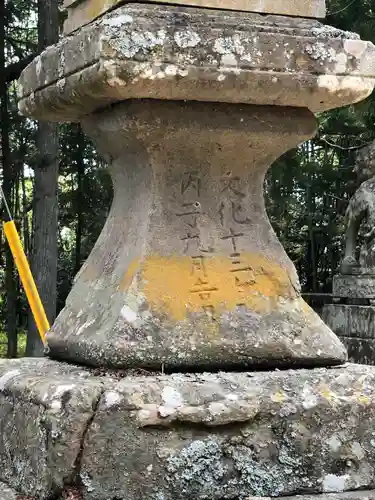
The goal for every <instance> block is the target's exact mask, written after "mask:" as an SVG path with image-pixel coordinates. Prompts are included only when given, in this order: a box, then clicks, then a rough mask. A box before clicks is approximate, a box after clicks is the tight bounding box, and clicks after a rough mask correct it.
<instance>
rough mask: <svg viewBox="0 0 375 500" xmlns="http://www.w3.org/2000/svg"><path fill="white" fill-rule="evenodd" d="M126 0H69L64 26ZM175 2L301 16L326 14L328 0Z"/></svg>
mask: <svg viewBox="0 0 375 500" xmlns="http://www.w3.org/2000/svg"><path fill="white" fill-rule="evenodd" d="M149 1H150V2H155V3H159V4H162V3H170V2H168V1H167V0H149ZM123 3H127V2H124V0H65V2H64V7H66V9H67V11H68V19H67V20H66V22H65V25H64V33H65V34H66V35H67V34H69V33H71V32H72V31H74V30H76V29H78V28H80V27H81V26H84V25H85V24H88V23H90V22H91V21H93V20H94V19H97V18H98V17H99V16H101V15H103V14H105V13H106V12H108V11H109V10H111V9H114V8H116V7H118V6H120V5H121V4H123ZM173 3H174V4H177V5H187V6H192V7H209V8H214V9H223V10H226V9H228V10H237V11H241V10H242V11H247V12H260V13H262V14H263V13H268V14H282V15H286V16H300V17H316V18H323V17H325V0H298V1H292V2H285V0H262V1H259V0H174V2H173Z"/></svg>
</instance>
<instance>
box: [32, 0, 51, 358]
mask: <svg viewBox="0 0 375 500" xmlns="http://www.w3.org/2000/svg"><path fill="white" fill-rule="evenodd" d="M58 37H59V12H58V2H57V0H39V1H38V39H39V47H38V49H39V51H42V50H43V49H44V48H45V47H47V46H49V45H52V44H54V43H56V42H57V41H58ZM58 150H59V140H58V126H57V125H56V124H54V123H47V122H40V123H39V125H38V132H37V151H38V159H37V164H36V165H35V182H34V207H33V233H34V235H33V246H32V259H31V262H32V272H33V275H34V279H35V281H36V285H37V288H38V291H39V294H40V297H41V300H42V303H43V305H44V307H45V310H46V314H47V317H48V319H49V321H50V323H52V322H53V321H54V319H55V315H56V298H57V290H56V287H57V258H58V254H57V231H58V204H57V193H58V173H59V164H58ZM42 354H43V345H42V342H41V340H40V337H39V332H38V331H37V328H36V326H35V322H34V320H33V318H32V317H31V315H30V321H29V332H28V338H27V346H26V355H27V356H41V355H42Z"/></svg>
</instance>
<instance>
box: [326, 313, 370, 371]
mask: <svg viewBox="0 0 375 500" xmlns="http://www.w3.org/2000/svg"><path fill="white" fill-rule="evenodd" d="M323 320H324V321H325V323H326V324H327V325H328V326H329V327H330V328H331V329H332V330H333V331H334V332H335V333H336V335H338V336H339V338H340V340H341V341H342V342H343V343H344V345H345V346H346V348H347V350H348V356H349V360H350V361H352V362H355V363H362V364H370V365H374V364H375V307H373V306H354V305H343V304H329V305H326V306H324V308H323Z"/></svg>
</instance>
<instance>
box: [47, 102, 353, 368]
mask: <svg viewBox="0 0 375 500" xmlns="http://www.w3.org/2000/svg"><path fill="white" fill-rule="evenodd" d="M82 123H83V126H84V130H85V131H86V132H87V134H88V135H89V136H90V137H91V138H92V139H93V140H94V142H95V144H96V145H97V147H98V149H99V151H100V152H101V154H102V155H103V156H104V158H106V160H107V161H108V164H109V168H110V171H111V174H112V178H113V185H114V188H115V195H114V202H113V206H112V210H111V213H110V216H109V218H108V221H107V223H106V226H105V228H104V230H103V232H102V234H101V236H100V238H99V240H98V242H97V244H96V246H95V248H94V250H93V252H92V254H91V256H90V258H89V259H88V260H87V262H86V263H85V265H84V266H83V268H82V270H81V272H80V274H79V275H78V277H77V279H76V283H75V285H74V288H73V290H72V293H71V294H70V296H69V299H68V301H67V305H66V308H65V310H64V311H63V312H62V313H61V314H60V316H59V318H58V320H57V321H56V323H55V324H54V326H53V328H52V330H51V331H50V333H49V335H48V344H49V348H50V351H51V355H52V356H53V357H58V358H62V359H70V360H73V361H78V362H86V363H90V364H93V365H100V364H106V365H111V366H117V367H123V366H128V367H129V366H130V367H133V366H137V367H152V368H156V369H159V368H160V367H161V366H162V365H164V367H165V368H166V369H169V370H171V369H173V370H176V369H181V368H182V369H212V370H216V369H219V368H228V367H238V368H241V367H249V366H291V364H293V365H314V364H315V365H319V364H320V365H322V364H331V363H337V362H340V361H343V360H345V356H346V354H345V351H344V349H343V347H342V346H341V345H340V343H339V342H338V340H337V339H336V337H335V336H334V335H332V333H331V332H330V331H329V329H328V328H327V327H326V326H325V325H324V324H323V322H322V321H321V320H320V319H319V318H318V316H317V315H316V314H315V313H314V312H313V311H312V310H310V309H309V307H308V306H307V305H306V304H305V303H304V302H303V300H302V299H301V297H300V293H299V283H298V278H297V276H296V272H295V269H294V266H293V264H292V263H291V262H290V260H289V259H288V257H287V256H286V254H285V252H284V250H283V248H282V246H281V245H280V243H279V241H278V240H277V238H276V236H275V234H274V232H273V230H272V228H271V225H270V223H269V221H268V218H267V214H266V212H265V207H264V200H263V181H264V176H265V173H266V171H267V169H268V167H269V166H270V164H271V163H272V162H273V161H274V160H275V159H276V158H277V157H279V156H280V155H281V153H282V152H283V151H287V150H288V149H290V148H292V147H294V146H296V145H297V144H298V143H299V142H302V141H303V140H304V139H306V138H308V137H310V136H311V135H312V134H313V132H314V130H315V119H314V117H313V115H312V114H311V113H310V112H309V111H307V110H304V109H293V108H281V107H278V108H277V107H274V108H271V107H261V106H242V105H225V104H209V103H177V102H175V103H174V102H166V101H149V100H148V101H147V100H146V101H129V102H127V103H123V104H118V105H116V106H114V107H113V108H111V109H109V110H106V111H104V112H100V113H96V114H94V115H92V116H90V117H87V118H84V119H83V120H82Z"/></svg>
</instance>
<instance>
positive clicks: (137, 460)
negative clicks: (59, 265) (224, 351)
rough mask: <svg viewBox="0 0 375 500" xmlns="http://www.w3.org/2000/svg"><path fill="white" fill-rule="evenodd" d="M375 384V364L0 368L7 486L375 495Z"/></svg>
mask: <svg viewBox="0 0 375 500" xmlns="http://www.w3.org/2000/svg"><path fill="white" fill-rule="evenodd" d="M374 386H375V368H373V367H366V366H358V365H350V364H349V365H346V366H342V367H338V368H331V369H326V368H317V369H314V370H287V371H272V372H251V373H225V372H221V373H217V374H213V373H202V374H194V373H191V374H174V375H162V374H156V373H155V374H152V373H147V372H143V373H142V372H135V373H134V374H131V373H121V372H107V373H106V374H105V373H104V372H100V371H95V370H91V371H90V370H88V369H84V368H82V367H78V366H74V365H67V364H65V363H61V362H55V361H50V360H47V359H44V360H42V359H40V360H35V359H22V360H12V361H1V362H0V388H1V390H0V481H3V482H5V483H6V484H7V485H8V487H11V488H14V490H15V491H18V492H19V493H22V494H24V495H30V496H31V497H34V498H36V499H38V500H47V499H51V498H59V495H60V493H61V492H62V491H63V490H64V488H66V487H78V488H79V489H80V491H81V493H82V497H83V499H84V500H107V499H111V500H112V499H124V500H125V499H126V500H139V499H142V500H156V499H163V500H185V499H187V498H188V499H190V500H203V499H206V500H223V499H228V500H230V499H248V498H251V497H252V496H256V497H257V498H259V497H270V496H272V497H279V496H280V497H281V496H288V495H297V494H301V493H309V495H316V494H319V493H335V492H342V491H349V490H362V489H371V488H373V487H374V486H375V485H374V476H375V442H374V427H375V396H374V391H373V387H374ZM0 492H1V488H0ZM361 495H364V494H363V493H359V492H358V491H357V492H353V493H348V494H347V495H338V496H336V497H335V496H334V497H332V499H333V500H334V499H337V500H338V499H343V500H344V499H348V500H349V499H351V500H356V499H357V498H361ZM367 495H369V496H367V498H373V497H374V494H373V493H370V494H367ZM2 498H3V497H2ZM5 498H6V497H5ZM308 498H311V497H308ZM319 498H322V497H319ZM329 498H331V497H329ZM365 498H366V495H365Z"/></svg>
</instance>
